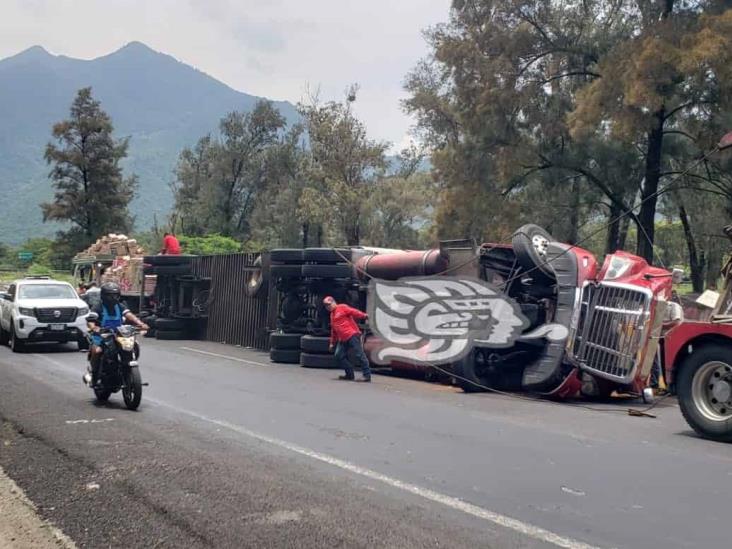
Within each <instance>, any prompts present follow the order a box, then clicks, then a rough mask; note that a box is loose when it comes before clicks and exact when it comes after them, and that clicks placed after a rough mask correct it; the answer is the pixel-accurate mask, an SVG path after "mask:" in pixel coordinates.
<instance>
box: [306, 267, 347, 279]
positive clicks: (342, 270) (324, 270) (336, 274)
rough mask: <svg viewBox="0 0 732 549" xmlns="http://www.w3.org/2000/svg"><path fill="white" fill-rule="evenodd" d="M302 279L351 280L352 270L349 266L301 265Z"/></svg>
mask: <svg viewBox="0 0 732 549" xmlns="http://www.w3.org/2000/svg"><path fill="white" fill-rule="evenodd" d="M302 276H303V277H304V278H352V277H353V268H352V267H351V266H350V265H303V266H302Z"/></svg>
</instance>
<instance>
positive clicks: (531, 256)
mask: <svg viewBox="0 0 732 549" xmlns="http://www.w3.org/2000/svg"><path fill="white" fill-rule="evenodd" d="M548 242H554V237H553V236H552V235H550V234H549V233H548V232H547V231H545V230H544V229H542V228H541V227H539V226H538V225H533V224H531V223H529V224H527V225H524V226H522V227H519V229H518V230H517V231H516V232H515V233H513V237H512V238H511V245H512V246H513V251H514V253H515V254H516V260H517V261H518V263H519V265H521V267H523V268H524V270H526V271H530V272H529V273H528V276H530V277H532V278H534V279H541V280H543V281H547V282H552V281H554V280H555V279H556V275H555V274H554V269H553V268H552V266H551V263H549V262H548V260H549V255H548V252H549V250H548V249H547V246H546V244H547V243H548Z"/></svg>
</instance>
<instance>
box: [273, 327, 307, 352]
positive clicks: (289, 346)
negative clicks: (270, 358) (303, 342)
mask: <svg viewBox="0 0 732 549" xmlns="http://www.w3.org/2000/svg"><path fill="white" fill-rule="evenodd" d="M301 337H302V334H280V333H277V332H272V333H271V334H269V346H270V348H271V349H278V350H281V351H298V352H300V338H301Z"/></svg>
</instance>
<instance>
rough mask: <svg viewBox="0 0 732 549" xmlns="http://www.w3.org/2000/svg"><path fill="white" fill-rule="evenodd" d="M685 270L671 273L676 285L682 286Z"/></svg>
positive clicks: (676, 270) (675, 270)
mask: <svg viewBox="0 0 732 549" xmlns="http://www.w3.org/2000/svg"><path fill="white" fill-rule="evenodd" d="M684 274H685V273H684V269H676V268H675V269H674V270H673V271H671V281H672V282H673V283H674V284H681V283H682V282H683V281H684Z"/></svg>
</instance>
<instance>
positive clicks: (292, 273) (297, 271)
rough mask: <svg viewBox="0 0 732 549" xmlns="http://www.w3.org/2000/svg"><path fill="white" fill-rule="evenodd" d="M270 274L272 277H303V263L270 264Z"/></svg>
mask: <svg viewBox="0 0 732 549" xmlns="http://www.w3.org/2000/svg"><path fill="white" fill-rule="evenodd" d="M269 274H270V275H271V276H272V278H300V277H302V266H301V265H270V267H269Z"/></svg>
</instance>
